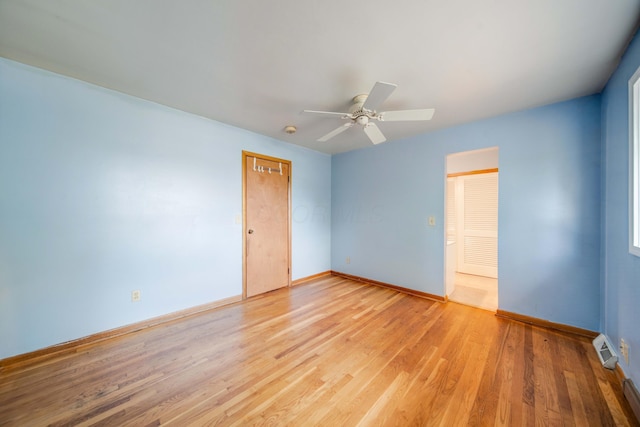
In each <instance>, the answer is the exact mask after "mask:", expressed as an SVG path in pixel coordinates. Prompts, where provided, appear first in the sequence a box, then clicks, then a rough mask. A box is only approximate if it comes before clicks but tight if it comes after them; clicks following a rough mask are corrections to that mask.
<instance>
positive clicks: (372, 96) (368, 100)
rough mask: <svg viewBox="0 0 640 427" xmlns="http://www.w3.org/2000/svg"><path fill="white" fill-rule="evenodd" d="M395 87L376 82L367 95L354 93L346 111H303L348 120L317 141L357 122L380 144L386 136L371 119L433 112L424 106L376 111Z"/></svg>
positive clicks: (403, 118) (395, 119)
mask: <svg viewBox="0 0 640 427" xmlns="http://www.w3.org/2000/svg"><path fill="white" fill-rule="evenodd" d="M396 87H398V85H395V84H393V83H385V82H376V84H375V85H374V86H373V89H371V92H370V93H369V94H368V95H366V94H365V95H356V96H355V97H354V98H353V105H352V106H351V107H350V108H349V112H348V113H336V112H332V111H314V110H304V111H303V112H304V113H309V114H319V115H323V116H340V118H341V119H343V120H349V121H348V122H347V123H345V124H343V125H342V126H340V127H338V128H336V129H334V130H332V131H331V132H329V133H328V134H326V135H324V136H323V137H321V138H319V139H318V141H320V142H325V141H328V140H330V139H331V138H333V137H334V136H336V135H339V134H341V133H342V132H344V131H346V130H347V129H349V128H350V127H352V126H353V125H354V124H356V123H357V124H359V125H361V126H362V128H363V129H364V133H365V134H366V135H367V136H368V137H369V139H370V140H371V142H372V143H374V144H380V143H381V142H385V141H386V140H387V138H385V136H384V135H383V134H382V131H380V128H378V126H377V125H376V124H375V123H374V122H373V120H378V121H381V122H400V121H416V120H431V118H432V117H433V113H434V112H435V110H434V109H433V108H426V109H421V110H396V111H386V112H381V113H378V112H377V111H376V109H377V108H378V107H379V106H380V105H381V104H382V103H383V102H384V101H385V100H386V99H387V98H388V97H389V95H391V93H392V92H393V91H394V90H395V89H396Z"/></svg>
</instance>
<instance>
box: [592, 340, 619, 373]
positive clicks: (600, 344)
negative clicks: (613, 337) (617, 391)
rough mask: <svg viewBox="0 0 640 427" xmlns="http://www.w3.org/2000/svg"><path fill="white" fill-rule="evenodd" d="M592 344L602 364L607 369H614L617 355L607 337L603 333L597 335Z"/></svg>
mask: <svg viewBox="0 0 640 427" xmlns="http://www.w3.org/2000/svg"><path fill="white" fill-rule="evenodd" d="M593 346H594V347H595V348H596V353H598V358H599V359H600V363H602V366H604V367H605V368H607V369H615V367H616V363H618V356H617V355H616V353H615V351H614V350H613V346H612V345H611V343H610V342H609V340H608V339H607V337H606V336H604V335H603V334H600V335H598V336H597V337H596V338H595V339H594V340H593Z"/></svg>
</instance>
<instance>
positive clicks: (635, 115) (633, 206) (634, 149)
mask: <svg viewBox="0 0 640 427" xmlns="http://www.w3.org/2000/svg"><path fill="white" fill-rule="evenodd" d="M629 253H631V254H633V255H635V256H638V257H640V68H638V69H637V70H636V72H635V73H633V76H632V77H631V79H630V80H629Z"/></svg>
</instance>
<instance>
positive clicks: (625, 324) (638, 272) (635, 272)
mask: <svg viewBox="0 0 640 427" xmlns="http://www.w3.org/2000/svg"><path fill="white" fill-rule="evenodd" d="M638 67H640V36H639V35H638V34H636V36H635V38H634V39H633V41H632V42H631V44H630V45H629V47H628V48H627V51H626V53H625V55H624V57H623V58H622V61H621V62H620V65H619V66H618V69H617V70H616V71H615V73H614V74H613V75H612V77H611V79H610V80H609V82H608V83H607V86H606V87H605V89H604V91H603V93H602V126H603V132H602V135H603V137H602V144H603V153H604V156H603V164H604V173H603V176H604V179H603V183H604V198H603V200H604V221H603V236H604V240H603V254H604V274H603V296H604V298H603V301H604V314H603V318H604V330H605V333H606V334H607V335H608V336H609V338H610V340H611V342H612V343H613V344H614V346H618V345H619V344H620V338H624V340H625V341H626V342H627V343H629V347H630V350H629V364H627V363H626V362H625V361H624V359H622V360H619V361H618V363H619V364H620V366H621V367H622V369H623V370H624V371H625V373H626V374H627V375H628V376H630V377H631V378H632V379H633V381H634V382H635V383H636V384H638V382H640V330H639V329H638V319H639V317H638V307H640V258H638V257H636V256H633V255H631V254H630V253H629V109H628V102H629V97H628V82H629V79H630V78H631V76H632V75H633V73H634V72H635V71H636V69H637V68H638Z"/></svg>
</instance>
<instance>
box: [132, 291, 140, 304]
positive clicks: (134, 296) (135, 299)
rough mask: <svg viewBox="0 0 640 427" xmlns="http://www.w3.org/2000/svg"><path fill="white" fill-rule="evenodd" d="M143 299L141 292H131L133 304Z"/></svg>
mask: <svg viewBox="0 0 640 427" xmlns="http://www.w3.org/2000/svg"><path fill="white" fill-rule="evenodd" d="M140 298H142V295H141V293H140V291H131V302H138V301H140Z"/></svg>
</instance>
